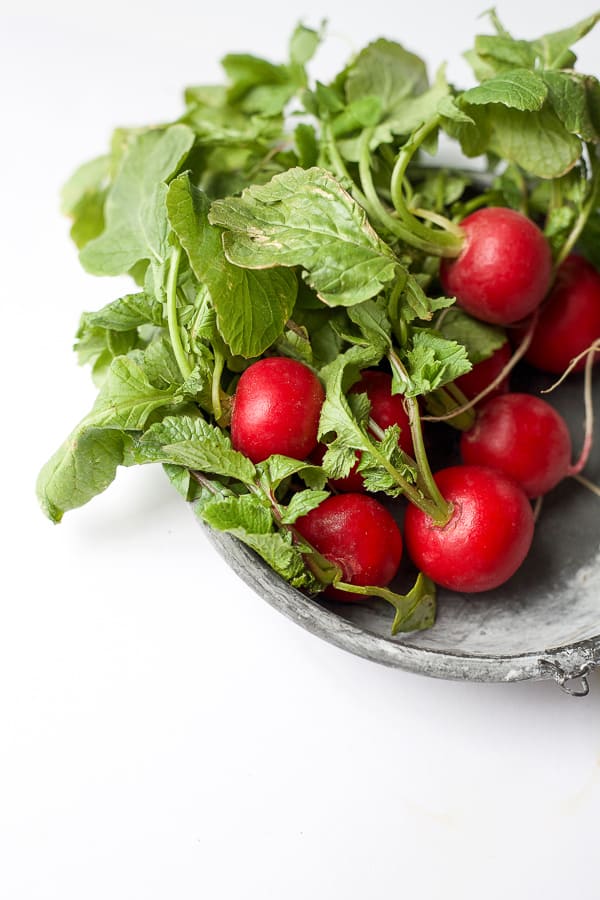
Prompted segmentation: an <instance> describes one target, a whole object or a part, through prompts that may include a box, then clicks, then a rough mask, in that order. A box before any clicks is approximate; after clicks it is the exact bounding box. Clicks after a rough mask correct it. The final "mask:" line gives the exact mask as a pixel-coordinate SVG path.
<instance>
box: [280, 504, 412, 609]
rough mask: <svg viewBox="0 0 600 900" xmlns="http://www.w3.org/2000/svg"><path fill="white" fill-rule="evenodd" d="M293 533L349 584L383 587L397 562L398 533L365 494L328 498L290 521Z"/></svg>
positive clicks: (342, 596)
mask: <svg viewBox="0 0 600 900" xmlns="http://www.w3.org/2000/svg"><path fill="white" fill-rule="evenodd" d="M295 527H296V529H297V531H298V532H299V533H300V534H301V535H302V536H303V537H304V538H306V540H307V541H308V542H309V543H310V544H312V545H313V547H315V549H316V550H318V551H319V553H322V554H323V556H325V557H326V558H327V559H329V560H330V562H333V563H336V564H337V565H339V566H340V568H341V570H342V580H343V581H347V582H348V583H349V584H356V585H365V586H366V585H373V586H376V587H385V586H386V585H388V584H389V583H390V581H391V580H392V579H393V577H394V575H395V574H396V572H397V570H398V566H399V565H400V560H401V559H402V535H401V533H400V529H399V528H398V526H397V525H396V522H395V521H394V519H393V518H392V516H391V514H390V513H389V512H388V511H387V509H386V508H385V507H384V506H382V505H381V503H378V502H377V500H374V499H373V498H372V497H367V496H366V495H365V494H338V495H337V496H334V497H328V498H327V500H324V501H323V503H321V504H320V505H319V506H317V507H316V509H313V510H311V511H310V512H309V513H308V514H307V515H306V516H302V517H301V518H299V519H298V520H297V521H296V525H295ZM325 593H326V594H328V595H329V596H330V597H336V598H337V599H338V600H349V601H353V600H361V599H364V598H363V596H362V595H360V594H350V593H347V592H344V591H340V590H336V588H332V587H328V588H327V589H326V590H325Z"/></svg>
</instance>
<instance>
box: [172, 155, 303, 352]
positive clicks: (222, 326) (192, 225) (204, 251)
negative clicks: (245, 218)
mask: <svg viewBox="0 0 600 900" xmlns="http://www.w3.org/2000/svg"><path fill="white" fill-rule="evenodd" d="M167 209H168V214H169V220H170V223H171V227H172V228H173V231H174V232H175V233H176V235H177V237H178V238H179V240H180V242H181V245H182V247H183V248H184V250H185V251H186V253H187V255H188V258H189V260H190V265H191V267H192V269H193V271H194V274H195V275H196V277H197V278H198V279H199V281H201V282H202V283H204V284H205V285H206V286H207V287H208V290H209V291H210V295H211V298H212V301H213V304H214V307H215V310H216V313H217V324H218V327H219V331H220V333H221V335H222V336H223V339H224V340H225V341H226V342H227V344H228V345H229V347H230V349H231V351H232V353H234V354H237V355H239V356H244V357H246V358H251V357H254V356H259V355H260V354H261V353H263V352H264V351H265V350H266V349H267V347H269V346H270V345H271V344H272V343H274V341H276V340H277V338H278V337H279V336H280V334H281V333H282V332H283V329H284V326H285V323H286V321H287V320H288V318H289V317H290V314H291V311H292V309H293V306H294V301H295V299H296V291H297V281H296V277H295V275H294V273H293V272H290V271H288V270H287V269H283V268H282V269H271V270H269V271H258V272H254V271H251V270H248V269H243V268H240V267H239V266H235V265H232V263H230V262H229V261H228V260H227V258H226V257H225V253H224V252H223V246H222V238H221V229H220V228H217V227H216V226H214V225H211V224H210V223H209V221H208V209H209V201H208V198H207V197H206V195H205V194H203V193H202V192H201V191H198V190H197V189H195V188H193V187H192V185H191V184H190V181H189V177H188V176H187V174H185V173H184V174H183V175H180V176H179V178H176V179H175V180H174V181H173V182H172V183H171V185H170V187H169V192H168V195H167Z"/></svg>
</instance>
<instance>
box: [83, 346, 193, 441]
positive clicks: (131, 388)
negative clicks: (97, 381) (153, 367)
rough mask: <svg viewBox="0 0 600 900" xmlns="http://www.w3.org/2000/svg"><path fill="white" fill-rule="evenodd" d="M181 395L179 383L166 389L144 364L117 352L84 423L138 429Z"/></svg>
mask: <svg viewBox="0 0 600 900" xmlns="http://www.w3.org/2000/svg"><path fill="white" fill-rule="evenodd" d="M179 399H180V398H179V394H178V391H177V385H171V386H170V387H169V388H167V389H166V390H161V389H159V388H155V387H154V386H153V384H152V383H151V382H150V380H149V378H148V373H147V372H146V370H145V369H144V368H143V366H142V365H140V364H139V363H138V362H136V361H135V360H133V359H131V358H129V357H127V356H118V357H117V358H116V359H114V360H113V362H112V364H111V366H110V369H109V371H108V375H107V378H106V380H105V381H104V383H103V385H102V387H101V388H100V392H99V394H98V397H97V399H96V402H95V403H94V406H93V407H92V411H91V412H90V413H89V414H88V415H87V416H86V418H85V419H84V420H83V423H82V424H84V425H85V426H86V427H91V426H94V427H105V428H109V427H110V428H122V429H124V430H130V431H139V430H140V429H142V428H143V427H144V425H145V424H146V421H147V420H148V417H149V416H150V414H151V413H153V412H154V411H155V410H157V409H161V408H162V407H165V406H170V405H173V404H175V403H177V402H178V401H179Z"/></svg>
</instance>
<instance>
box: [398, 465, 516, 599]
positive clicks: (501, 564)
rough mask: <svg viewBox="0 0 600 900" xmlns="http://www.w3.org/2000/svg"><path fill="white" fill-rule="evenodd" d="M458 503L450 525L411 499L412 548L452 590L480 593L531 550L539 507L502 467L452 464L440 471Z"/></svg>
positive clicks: (428, 571)
mask: <svg viewBox="0 0 600 900" xmlns="http://www.w3.org/2000/svg"><path fill="white" fill-rule="evenodd" d="M435 481H436V484H437V486H438V488H439V490H440V491H441V493H442V494H443V495H444V497H445V499H446V500H447V501H448V502H449V503H451V504H452V506H453V511H452V515H451V517H450V519H449V521H448V522H447V524H446V525H443V526H440V525H436V524H435V522H434V521H433V519H432V518H430V517H429V516H428V515H426V514H425V513H424V512H423V511H422V510H420V509H418V508H417V507H416V506H413V505H412V504H409V506H408V508H407V511H406V518H405V520H404V537H405V541H406V549H407V550H408V553H409V554H410V557H411V559H412V561H413V562H414V563H415V565H416V566H418V568H419V569H421V571H422V572H423V573H424V574H425V575H427V576H428V577H429V578H431V579H432V580H433V581H435V582H437V584H439V585H441V586H442V587H446V588H448V589H449V590H451V591H464V592H466V593H474V592H478V591H488V590H491V589H492V588H495V587H498V586H499V585H501V584H503V583H504V582H505V581H507V580H508V579H509V578H510V577H511V575H513V574H514V573H515V572H516V571H517V569H518V568H519V566H520V565H521V563H522V562H523V560H524V559H525V557H526V556H527V553H528V552H529V548H530V546H531V541H532V539H533V524H534V522H533V512H532V509H531V504H530V503H529V501H528V499H527V497H526V496H525V493H524V492H523V491H522V490H521V488H520V487H519V486H518V484H516V482H514V481H513V480H512V479H510V478H507V476H506V475H504V474H502V472H497V471H495V470H494V469H489V468H486V467H483V466H452V467H450V468H448V469H442V470H441V471H440V472H438V473H437V474H436V476H435Z"/></svg>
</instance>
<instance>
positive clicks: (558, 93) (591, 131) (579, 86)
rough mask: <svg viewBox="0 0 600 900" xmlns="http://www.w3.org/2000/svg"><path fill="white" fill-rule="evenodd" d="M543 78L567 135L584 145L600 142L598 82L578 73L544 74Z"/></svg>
mask: <svg viewBox="0 0 600 900" xmlns="http://www.w3.org/2000/svg"><path fill="white" fill-rule="evenodd" d="M543 77H544V81H545V82H546V85H547V87H548V97H549V100H550V103H551V104H552V108H553V109H554V112H555V113H556V115H557V116H558V118H559V119H560V121H561V122H562V124H563V125H564V127H565V128H566V129H567V131H570V132H571V134H579V135H581V137H582V138H583V140H584V141H599V140H600V132H599V131H598V127H599V126H600V122H596V121H595V119H594V116H593V103H594V99H595V95H598V97H599V99H600V84H599V83H598V80H597V79H596V78H592V76H586V75H579V74H577V73H575V72H544V75H543ZM590 107H591V108H590Z"/></svg>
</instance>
